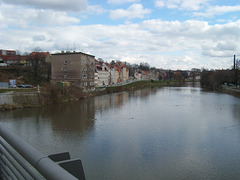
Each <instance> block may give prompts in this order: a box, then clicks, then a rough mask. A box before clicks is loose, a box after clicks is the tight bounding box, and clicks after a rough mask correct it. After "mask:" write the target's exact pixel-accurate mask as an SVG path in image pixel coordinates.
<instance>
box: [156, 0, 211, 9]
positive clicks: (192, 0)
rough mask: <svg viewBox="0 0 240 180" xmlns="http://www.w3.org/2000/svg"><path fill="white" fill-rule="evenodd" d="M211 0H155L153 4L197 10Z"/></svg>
mask: <svg viewBox="0 0 240 180" xmlns="http://www.w3.org/2000/svg"><path fill="white" fill-rule="evenodd" d="M209 1H211V0H155V6H157V7H167V8H169V9H181V10H194V11H196V10H199V9H202V8H203V7H205V6H206V5H207V3H208V2H209Z"/></svg>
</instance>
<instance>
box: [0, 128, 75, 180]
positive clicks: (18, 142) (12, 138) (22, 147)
mask: <svg viewBox="0 0 240 180" xmlns="http://www.w3.org/2000/svg"><path fill="white" fill-rule="evenodd" d="M0 136H1V137H2V139H3V140H4V141H5V142H7V143H8V144H9V145H11V146H12V147H13V148H14V149H15V150H16V151H17V152H18V153H19V154H20V155H21V156H22V157H23V158H24V159H25V160H26V161H28V162H29V163H30V164H31V165H32V166H33V167H34V168H35V169H36V170H37V171H38V172H39V173H40V174H41V175H42V176H44V177H45V178H46V179H49V180H51V179H52V180H55V179H58V180H66V179H67V180H76V179H77V178H76V177H74V176H73V175H72V174H70V173H69V172H68V171H66V170H65V169H63V168H62V167H60V166H59V165H58V164H57V163H55V162H53V161H52V160H51V159H49V157H48V156H44V155H43V154H41V153H40V152H39V151H38V150H37V149H35V148H34V147H32V146H31V145H30V144H28V143H27V142H25V141H24V140H22V139H21V138H20V137H19V136H17V135H15V134H14V133H12V132H11V131H10V130H8V129H7V128H6V127H4V126H2V125H1V124H0ZM0 143H1V145H2V147H4V146H5V145H4V143H3V141H0ZM4 149H6V148H5V147H4ZM1 153H3V151H1ZM0 158H1V157H0ZM16 161H17V160H16ZM0 162H1V164H2V163H4V162H3V160H2V159H0ZM0 168H1V167H0ZM8 170H9V169H8ZM0 171H1V169H0ZM3 173H7V172H3ZM34 179H35V178H34Z"/></svg>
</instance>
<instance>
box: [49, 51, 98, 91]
mask: <svg viewBox="0 0 240 180" xmlns="http://www.w3.org/2000/svg"><path fill="white" fill-rule="evenodd" d="M51 58H52V68H51V82H52V83H57V82H61V81H68V82H70V83H71V84H72V85H76V86H78V87H80V88H82V89H83V90H84V91H89V90H94V87H95V86H94V75H95V56H92V55H89V54H85V53H82V52H66V53H65V52H62V53H57V54H52V57H51Z"/></svg>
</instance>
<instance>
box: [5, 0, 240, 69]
mask: <svg viewBox="0 0 240 180" xmlns="http://www.w3.org/2000/svg"><path fill="white" fill-rule="evenodd" d="M36 47H38V48H40V49H41V50H42V51H50V52H60V51H62V50H75V51H82V52H84V53H90V54H92V55H94V56H95V57H96V58H102V59H104V60H105V61H110V60H112V59H115V60H121V61H127V62H129V63H137V64H139V63H140V62H147V63H149V64H150V65H151V66H152V67H153V66H154V67H157V68H163V69H191V68H203V67H204V68H208V69H219V68H221V69H222V68H224V69H226V68H230V67H231V66H232V62H233V55H234V54H236V55H237V57H238V56H239V55H240V0H98V1H93V0H0V49H14V50H19V51H20V52H22V53H24V52H31V51H33V50H34V49H35V48H36Z"/></svg>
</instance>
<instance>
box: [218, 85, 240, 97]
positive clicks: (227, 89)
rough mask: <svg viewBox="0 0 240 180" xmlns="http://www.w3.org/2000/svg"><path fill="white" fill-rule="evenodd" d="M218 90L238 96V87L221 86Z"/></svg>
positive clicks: (239, 91)
mask: <svg viewBox="0 0 240 180" xmlns="http://www.w3.org/2000/svg"><path fill="white" fill-rule="evenodd" d="M219 92H222V93H226V94H230V95H232V96H235V97H239V98H240V88H236V87H223V88H221V89H219Z"/></svg>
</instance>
